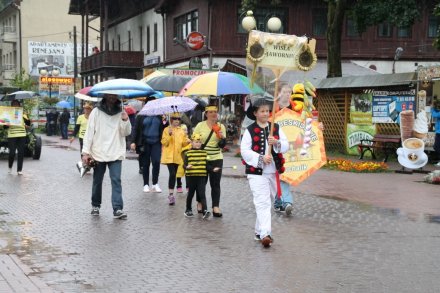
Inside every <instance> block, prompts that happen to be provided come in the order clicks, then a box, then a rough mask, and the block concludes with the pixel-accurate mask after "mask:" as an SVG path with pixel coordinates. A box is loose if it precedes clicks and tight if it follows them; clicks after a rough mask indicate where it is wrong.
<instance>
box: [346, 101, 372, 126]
mask: <svg viewBox="0 0 440 293" xmlns="http://www.w3.org/2000/svg"><path fill="white" fill-rule="evenodd" d="M372 99H373V94H372V93H365V94H353V95H351V103H350V122H351V123H353V124H359V125H365V124H366V125H371V124H372V116H371V109H372V107H371V106H372Z"/></svg>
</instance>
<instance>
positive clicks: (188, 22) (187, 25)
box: [173, 9, 199, 41]
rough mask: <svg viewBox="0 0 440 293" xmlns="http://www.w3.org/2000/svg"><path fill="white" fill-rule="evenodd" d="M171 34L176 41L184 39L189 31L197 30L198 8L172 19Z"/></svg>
mask: <svg viewBox="0 0 440 293" xmlns="http://www.w3.org/2000/svg"><path fill="white" fill-rule="evenodd" d="M173 29H174V32H173V36H174V39H175V40H177V41H185V40H186V37H187V36H188V34H189V33H190V32H194V31H199V10H198V9H195V10H192V11H189V12H187V13H184V14H181V15H179V16H177V17H175V18H174V19H173Z"/></svg>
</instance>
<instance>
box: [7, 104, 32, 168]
mask: <svg viewBox="0 0 440 293" xmlns="http://www.w3.org/2000/svg"><path fill="white" fill-rule="evenodd" d="M11 107H21V104H20V102H19V101H18V100H13V101H12V102H11ZM30 125H31V121H30V120H29V119H28V117H27V115H26V114H25V113H23V119H22V121H21V124H20V125H10V126H4V127H5V128H7V129H8V148H9V154H8V167H9V171H8V172H9V174H11V173H12V166H13V165H14V160H15V153H16V152H17V174H18V175H23V171H22V170H23V159H24V148H25V144H26V128H27V127H29V126H30Z"/></svg>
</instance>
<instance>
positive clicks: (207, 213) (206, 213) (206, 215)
mask: <svg viewBox="0 0 440 293" xmlns="http://www.w3.org/2000/svg"><path fill="white" fill-rule="evenodd" d="M210 215H211V213H210V212H209V211H204V212H203V219H207V218H209V216H210Z"/></svg>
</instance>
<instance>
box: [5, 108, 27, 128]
mask: <svg viewBox="0 0 440 293" xmlns="http://www.w3.org/2000/svg"><path fill="white" fill-rule="evenodd" d="M22 121H23V108H21V107H6V106H0V125H21V123H22Z"/></svg>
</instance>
